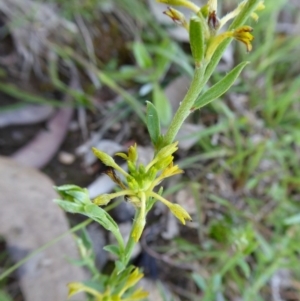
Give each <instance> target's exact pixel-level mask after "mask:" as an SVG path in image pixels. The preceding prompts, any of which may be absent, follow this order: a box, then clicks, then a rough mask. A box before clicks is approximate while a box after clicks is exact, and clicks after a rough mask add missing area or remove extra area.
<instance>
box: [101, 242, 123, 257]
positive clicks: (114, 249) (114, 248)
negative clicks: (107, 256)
mask: <svg viewBox="0 0 300 301" xmlns="http://www.w3.org/2000/svg"><path fill="white" fill-rule="evenodd" d="M103 250H105V251H107V252H109V253H112V254H114V255H116V256H117V257H120V249H119V247H118V246H116V245H108V246H105V247H104V248H103Z"/></svg>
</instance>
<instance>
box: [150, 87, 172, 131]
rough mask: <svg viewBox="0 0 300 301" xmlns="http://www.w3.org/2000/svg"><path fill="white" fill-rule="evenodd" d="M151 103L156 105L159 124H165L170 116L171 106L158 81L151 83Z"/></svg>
mask: <svg viewBox="0 0 300 301" xmlns="http://www.w3.org/2000/svg"><path fill="white" fill-rule="evenodd" d="M153 103H154V105H155V107H156V110H157V113H158V116H159V120H160V122H161V124H162V125H164V126H167V125H168V124H169V123H170V121H171V118H172V108H171V104H170V102H169V100H168V98H167V97H166V95H165V93H164V91H163V90H162V89H161V87H160V85H159V84H158V83H155V84H154V85H153Z"/></svg>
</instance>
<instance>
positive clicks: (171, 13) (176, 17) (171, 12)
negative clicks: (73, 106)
mask: <svg viewBox="0 0 300 301" xmlns="http://www.w3.org/2000/svg"><path fill="white" fill-rule="evenodd" d="M164 14H165V15H166V16H168V17H170V18H171V19H172V20H173V21H174V22H175V23H178V24H179V25H181V26H182V27H184V28H186V29H187V30H188V28H189V25H188V23H187V21H186V19H185V17H184V14H182V13H181V12H180V11H178V10H176V9H174V8H172V7H168V10H166V11H164Z"/></svg>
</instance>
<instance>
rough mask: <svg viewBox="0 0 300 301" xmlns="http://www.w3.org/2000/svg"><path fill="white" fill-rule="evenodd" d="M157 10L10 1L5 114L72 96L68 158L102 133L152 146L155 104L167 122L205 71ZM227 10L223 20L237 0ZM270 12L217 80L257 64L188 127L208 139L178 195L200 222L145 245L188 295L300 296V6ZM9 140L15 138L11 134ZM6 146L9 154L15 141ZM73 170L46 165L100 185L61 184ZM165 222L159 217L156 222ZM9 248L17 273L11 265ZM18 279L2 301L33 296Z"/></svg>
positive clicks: (193, 149) (184, 160) (2, 8)
mask: <svg viewBox="0 0 300 301" xmlns="http://www.w3.org/2000/svg"><path fill="white" fill-rule="evenodd" d="M25 2H26V7H24V3H25ZM150 2H151V0H149V1H148V2H146V1H139V0H84V1H83V0H72V1H62V0H48V1H33V0H30V1H29V0H27V1H24V2H23V0H22V1H21V0H8V1H5V0H1V1H0V20H1V24H0V25H1V28H0V35H1V36H0V38H1V40H0V59H1V60H0V76H1V81H0V105H1V111H2V112H13V111H14V110H17V109H19V108H21V107H23V106H25V105H27V104H28V103H34V104H41V105H50V106H53V107H55V108H57V107H62V106H66V105H68V106H70V103H69V104H65V103H64V102H63V101H62V99H63V96H64V95H70V96H71V98H72V103H71V106H72V107H74V108H75V110H76V112H77V115H76V116H75V118H76V120H81V121H80V122H79V124H80V131H79V132H80V134H79V136H76V138H74V139H75V140H74V139H73V140H72V142H70V143H71V144H70V147H69V151H71V150H70V149H75V148H76V147H78V146H79V145H80V144H82V143H84V142H85V141H87V140H88V138H90V137H91V133H93V132H97V131H98V132H99V131H100V132H101V137H104V138H106V139H110V140H117V141H118V142H120V143H121V144H123V145H126V144H128V143H130V141H137V142H138V143H139V144H141V145H142V146H144V147H146V146H149V144H150V142H149V138H148V137H147V133H146V130H145V126H144V121H145V120H144V115H143V112H144V107H145V100H151V101H153V102H154V103H155V104H156V106H157V108H158V111H159V113H160V114H161V116H162V120H163V121H164V124H163V125H164V126H166V125H167V124H168V122H169V121H170V119H171V116H172V105H173V106H174V105H176V104H174V103H172V99H170V96H168V95H169V94H168V93H169V91H170V90H171V91H173V95H174V94H175V95H176V93H179V92H177V91H179V90H180V89H182V85H183V88H186V87H187V84H186V81H185V82H180V81H179V82H176V83H174V81H175V80H176V79H178V78H181V76H185V77H186V78H190V77H191V76H192V74H193V66H192V59H191V55H190V50H189V45H188V43H187V39H186V37H185V36H184V35H183V36H182V33H181V32H177V31H174V29H173V27H174V26H173V25H172V24H171V25H170V24H161V21H160V20H161V19H162V17H161V16H158V14H161V12H162V11H163V10H164V9H165V7H164V6H163V5H160V6H159V9H158V10H157V8H156V9H154V8H153V7H152V9H150V8H149V5H150ZM153 2H154V0H153ZM219 2H220V12H221V11H222V12H223V13H226V12H228V11H230V10H231V8H233V7H235V5H236V3H237V1H233V0H231V1H230V0H224V1H219ZM265 6H266V9H265V10H264V11H262V12H261V13H260V17H259V21H258V23H256V22H254V21H252V24H250V25H252V26H253V27H254V36H255V40H254V45H253V50H252V52H251V53H249V54H248V53H246V52H245V49H244V47H243V46H240V45H238V44H235V43H234V44H233V46H232V47H231V48H230V49H229V50H228V52H226V55H225V56H224V59H223V61H222V62H221V64H220V68H219V69H218V71H217V72H216V73H215V74H214V75H213V77H212V80H211V81H210V83H209V85H212V84H213V83H215V82H217V81H218V79H219V78H220V77H221V76H222V74H224V72H228V71H229V70H230V69H231V68H232V67H233V66H235V65H236V64H238V63H239V62H241V61H242V60H247V61H250V62H251V64H249V65H248V66H247V67H246V68H245V70H244V72H243V74H242V76H241V78H240V79H239V80H238V82H237V83H236V84H235V85H234V87H233V88H232V89H231V90H230V91H229V92H228V93H227V95H226V96H225V97H223V98H222V99H219V100H216V101H215V102H213V103H212V104H210V105H209V106H207V107H205V108H204V109H203V110H201V111H200V112H195V114H194V115H193V117H192V118H191V119H190V120H189V121H188V123H189V124H192V125H194V126H195V128H196V131H192V132H189V133H188V137H185V138H182V140H183V141H184V140H186V139H189V140H192V141H193V142H192V143H191V144H190V145H189V146H188V147H184V148H182V149H180V150H179V152H178V158H177V162H178V164H179V165H180V166H181V167H182V168H184V169H185V171H186V172H185V175H184V176H182V177H180V178H178V180H177V181H176V182H172V183H169V185H168V187H167V189H166V192H165V193H166V195H167V196H168V197H171V198H173V199H175V201H177V202H179V201H180V199H181V201H180V202H181V204H182V205H183V206H184V207H187V206H190V208H188V209H189V210H190V212H191V213H192V214H193V215H194V221H193V222H192V223H190V224H188V226H187V227H186V228H181V227H180V228H179V230H178V232H177V233H176V235H175V236H174V237H172V239H164V238H163V237H161V236H160V235H159V233H157V234H152V235H154V236H153V237H152V239H150V240H149V241H147V243H145V244H146V245H147V246H143V249H144V252H145V253H148V256H149V257H151V258H152V261H151V263H150V266H153V265H156V266H158V269H159V273H155V275H154V276H153V271H152V270H151V268H149V266H147V264H146V265H145V266H144V269H145V271H146V274H147V271H148V270H150V271H148V276H152V277H154V278H159V279H160V280H161V281H163V282H164V283H166V284H167V285H168V287H169V288H170V291H172V293H173V295H174V296H176V297H174V298H178V299H179V300H205V301H211V300H218V301H222V300H230V301H237V300H245V301H250V300H251V301H252V300H255V301H260V300H272V301H273V300H274V301H281V300H282V301H283V300H284V301H296V300H300V261H299V260H300V252H299V249H300V244H299V241H300V228H299V225H300V164H299V163H300V118H299V115H300V77H299V74H300V61H299V53H300V4H299V2H298V1H297V0H295V1H292V0H278V1H272V0H265ZM250 23H251V22H250ZM74 77H75V78H76V79H77V86H76V87H75V88H74V87H72V86H70V82H71V79H72V78H74ZM166 87H169V89H166ZM7 99H9V101H8V100H7ZM116 124H117V125H119V127H118V129H117V130H116V129H114V127H115V126H116ZM122 128H123V129H124V128H127V131H122V130H121V129H122ZM0 132H1V135H3V137H4V136H5V137H7V138H6V139H9V137H10V132H9V129H5V130H3V129H1V130H0ZM7 133H8V134H7ZM69 136H70V135H69ZM71 136H72V135H71ZM2 147H3V151H2V154H4V155H10V154H11V153H12V152H13V150H14V148H15V147H16V145H15V144H11V145H10V144H8V145H6V146H3V145H2ZM53 162H56V161H52V163H53ZM53 164H55V163H53ZM61 168H63V167H61V166H59V167H53V168H52V169H51V168H50V167H46V168H45V169H44V171H45V172H46V173H48V174H49V175H50V176H51V177H52V178H53V180H54V181H55V182H56V183H57V184H58V185H59V184H63V183H74V184H77V185H83V186H86V185H88V184H89V183H90V181H91V177H90V175H88V173H87V172H86V170H83V169H81V172H80V173H79V174H78V173H77V175H76V176H75V175H74V174H73V175H72V174H71V175H70V176H69V174H68V172H66V173H67V177H65V178H60V177H59V176H57V174H56V173H55V172H58V171H57V170H59V172H61ZM163 221H164V220H163ZM166 223H167V222H166V221H164V222H161V218H158V217H154V218H153V220H151V221H149V228H150V229H152V230H153V229H157V228H159V229H161V228H160V227H166ZM154 232H155V231H154ZM156 232H157V231H156ZM149 249H150V250H151V251H149ZM1 250H2V251H1V253H0V262H1V266H2V269H5V268H6V267H7V266H8V265H10V264H11V262H10V261H9V258H8V255H7V252H6V251H5V248H4V247H2V248H1ZM149 254H150V255H151V256H150V255H149ZM153 258H155V263H153V262H154V259H153ZM166 258H167V259H166ZM148 265H149V263H148ZM151 271H152V272H151ZM9 285H10V283H9V281H8V280H4V281H1V284H0V300H3V301H4V300H21V299H20V298H21V297H19V299H16V298H14V296H13V295H12V294H10V295H8V294H7V293H5V291H11V289H9V290H7V287H9ZM164 298H165V300H171V297H170V299H168V298H169V297H166V296H165V297H164ZM174 300H177V299H174Z"/></svg>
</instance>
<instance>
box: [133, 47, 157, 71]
mask: <svg viewBox="0 0 300 301" xmlns="http://www.w3.org/2000/svg"><path fill="white" fill-rule="evenodd" d="M133 53H134V57H135V59H136V62H137V64H138V65H139V67H141V68H149V67H151V66H152V64H153V62H152V59H151V57H150V55H149V53H148V51H147V49H146V47H145V45H144V44H143V43H141V42H134V43H133Z"/></svg>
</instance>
